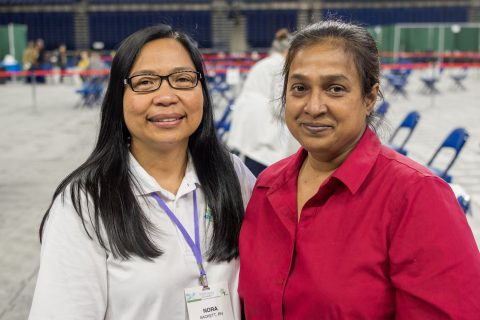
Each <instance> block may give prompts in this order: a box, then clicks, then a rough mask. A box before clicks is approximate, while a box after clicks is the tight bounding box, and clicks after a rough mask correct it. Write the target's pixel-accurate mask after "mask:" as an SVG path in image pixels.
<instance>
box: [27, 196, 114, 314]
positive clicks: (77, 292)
mask: <svg viewBox="0 0 480 320" xmlns="http://www.w3.org/2000/svg"><path fill="white" fill-rule="evenodd" d="M89 223H90V220H89V219H88V218H87V220H86V224H87V229H88V228H89V226H90V227H91V225H90V224H89ZM89 233H90V234H91V235H92V236H93V237H94V238H93V240H92V239H91V238H90V237H89V236H88V235H87V232H86V230H85V229H84V227H83V224H82V221H81V219H80V217H79V215H78V214H77V212H76V211H75V209H74V208H73V205H72V203H71V200H70V197H69V196H65V197H64V201H62V198H61V197H57V199H56V200H55V201H54V203H53V206H52V208H51V210H50V214H49V217H48V220H47V222H46V226H45V229H44V234H43V241H42V247H41V255H40V269H39V272H38V278H37V285H36V288H35V293H34V296H33V303H32V307H31V310H30V317H29V319H30V320H56V319H58V320H74V319H75V320H76V319H79V320H80V319H91V320H95V319H99V320H100V319H104V318H105V314H106V310H107V268H106V257H107V255H106V251H105V250H104V249H103V248H102V247H101V246H100V245H99V243H98V241H97V239H96V238H95V233H93V230H92V231H90V230H89Z"/></svg>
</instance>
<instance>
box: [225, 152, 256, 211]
mask: <svg viewBox="0 0 480 320" xmlns="http://www.w3.org/2000/svg"><path fill="white" fill-rule="evenodd" d="M231 155H232V162H233V166H234V168H235V172H236V173H237V176H238V181H239V182H240V188H241V190H242V199H243V206H244V207H245V208H246V207H247V204H248V201H249V200H250V197H251V196H252V190H253V187H254V185H255V182H256V178H255V176H254V175H253V174H252V173H251V172H250V170H248V168H247V167H246V166H245V164H244V163H243V162H242V160H240V158H239V157H237V156H236V155H234V154H231Z"/></svg>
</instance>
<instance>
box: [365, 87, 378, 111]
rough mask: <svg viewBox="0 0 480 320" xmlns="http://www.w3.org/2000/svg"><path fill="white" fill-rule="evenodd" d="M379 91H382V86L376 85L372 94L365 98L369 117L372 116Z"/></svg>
mask: <svg viewBox="0 0 480 320" xmlns="http://www.w3.org/2000/svg"><path fill="white" fill-rule="evenodd" d="M379 90H380V84H378V83H375V85H374V86H373V87H372V90H371V91H370V93H369V94H367V95H366V96H365V106H366V107H367V110H366V111H367V115H370V114H371V113H372V111H373V108H374V107H375V103H376V102H377V97H378V92H379Z"/></svg>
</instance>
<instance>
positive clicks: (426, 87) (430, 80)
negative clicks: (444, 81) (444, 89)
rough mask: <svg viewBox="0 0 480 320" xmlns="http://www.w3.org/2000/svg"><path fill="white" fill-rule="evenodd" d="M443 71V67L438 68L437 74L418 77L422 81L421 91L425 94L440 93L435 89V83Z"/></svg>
mask: <svg viewBox="0 0 480 320" xmlns="http://www.w3.org/2000/svg"><path fill="white" fill-rule="evenodd" d="M442 73H443V68H440V70H439V72H438V76H431V77H421V78H420V79H421V80H422V82H423V92H424V93H425V94H436V93H440V91H439V90H438V89H437V83H438V82H439V81H440V77H441V75H442Z"/></svg>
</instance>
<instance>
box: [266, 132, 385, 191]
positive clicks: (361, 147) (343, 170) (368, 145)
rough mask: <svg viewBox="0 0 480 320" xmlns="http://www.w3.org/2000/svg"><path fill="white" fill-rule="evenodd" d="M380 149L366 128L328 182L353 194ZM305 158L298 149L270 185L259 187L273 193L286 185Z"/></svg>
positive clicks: (374, 136) (304, 152) (364, 177)
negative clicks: (335, 182) (334, 181)
mask: <svg viewBox="0 0 480 320" xmlns="http://www.w3.org/2000/svg"><path fill="white" fill-rule="evenodd" d="M380 147H381V143H380V140H379V139H378V138H377V136H376V135H375V133H374V132H373V131H372V130H371V129H370V128H367V129H366V130H365V132H364V133H363V135H362V137H361V138H360V140H359V142H358V143H357V145H356V146H355V148H354V149H353V150H352V152H351V153H350V154H349V155H348V157H347V159H346V160H345V161H344V162H343V163H342V164H341V165H340V166H339V167H338V168H337V169H336V170H335V171H334V173H333V174H332V175H331V176H330V178H329V179H328V181H330V180H332V179H336V180H339V181H341V182H342V183H343V184H344V185H345V186H346V187H347V188H348V189H349V190H350V192H351V193H353V194H355V193H356V192H357V191H358V189H359V188H360V186H361V185H362V183H363V182H364V181H365V179H366V177H367V175H368V173H369V172H370V170H371V169H372V167H373V166H374V164H375V161H376V159H377V157H378V154H379V153H380ZM306 156H307V151H306V150H305V149H304V148H300V149H299V150H298V152H297V153H296V154H295V155H293V156H291V158H290V160H289V162H288V164H287V165H286V167H285V170H283V172H281V173H280V174H279V175H278V176H277V177H276V178H275V179H274V181H271V183H269V182H268V181H265V182H266V183H261V185H262V186H266V187H268V186H271V187H272V190H271V191H272V192H273V191H274V190H275V189H277V188H280V187H282V186H283V185H285V184H287V182H288V181H289V179H297V178H298V173H299V171H300V168H301V166H302V164H303V161H304V159H305V157H306ZM328 181H327V183H328ZM295 185H296V182H295Z"/></svg>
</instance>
